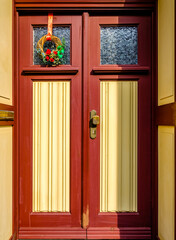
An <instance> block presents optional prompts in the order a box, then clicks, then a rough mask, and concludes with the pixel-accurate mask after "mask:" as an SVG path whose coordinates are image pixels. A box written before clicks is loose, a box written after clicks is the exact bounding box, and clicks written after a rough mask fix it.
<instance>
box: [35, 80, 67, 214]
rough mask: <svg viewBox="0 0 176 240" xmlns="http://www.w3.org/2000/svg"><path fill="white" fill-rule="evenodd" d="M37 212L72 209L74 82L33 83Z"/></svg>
mask: <svg viewBox="0 0 176 240" xmlns="http://www.w3.org/2000/svg"><path fill="white" fill-rule="evenodd" d="M33 211H34V212H69V211H70V82H69V81H67V82H66V81H59V82H34V83H33Z"/></svg>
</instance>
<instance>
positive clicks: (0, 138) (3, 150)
mask: <svg viewBox="0 0 176 240" xmlns="http://www.w3.org/2000/svg"><path fill="white" fill-rule="evenodd" d="M0 6H1V7H0V31H1V37H0V46H1V57H0V103H3V104H9V105H11V104H12V0H0ZM0 110H1V109H0ZM11 235H12V127H7V126H4V127H0V240H9V238H10V237H11Z"/></svg>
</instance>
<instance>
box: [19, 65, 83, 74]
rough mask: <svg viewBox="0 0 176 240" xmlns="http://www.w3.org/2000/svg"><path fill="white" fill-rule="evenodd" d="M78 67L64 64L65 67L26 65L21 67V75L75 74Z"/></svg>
mask: <svg viewBox="0 0 176 240" xmlns="http://www.w3.org/2000/svg"><path fill="white" fill-rule="evenodd" d="M78 71H79V68H77V67H72V66H66V67H63V66H61V67H52V68H51V67H35V66H34V67H27V68H23V69H22V75H34V74H40V75H41V74H71V75H72V74H73V75H75V74H77V73H78Z"/></svg>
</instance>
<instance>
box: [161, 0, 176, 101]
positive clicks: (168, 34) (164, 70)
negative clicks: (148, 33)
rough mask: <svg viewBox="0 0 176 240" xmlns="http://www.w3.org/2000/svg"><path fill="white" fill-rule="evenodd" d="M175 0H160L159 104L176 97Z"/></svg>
mask: <svg viewBox="0 0 176 240" xmlns="http://www.w3.org/2000/svg"><path fill="white" fill-rule="evenodd" d="M174 2H175V0H158V80H159V81H158V105H163V104H167V103H172V102H174V98H175V90H174V89H175V80H174V76H175V70H174V69H175V64H174V52H175V51H174V49H175V39H174V35H175V29H174V23H175V18H174V9H175V8H174Z"/></svg>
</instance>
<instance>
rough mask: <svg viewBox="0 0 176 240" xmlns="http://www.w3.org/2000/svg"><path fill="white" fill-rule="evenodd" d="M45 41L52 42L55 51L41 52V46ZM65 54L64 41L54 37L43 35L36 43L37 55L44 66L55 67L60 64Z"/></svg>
mask: <svg viewBox="0 0 176 240" xmlns="http://www.w3.org/2000/svg"><path fill="white" fill-rule="evenodd" d="M46 41H52V42H54V43H55V45H56V49H54V50H50V49H47V50H46V52H44V50H43V46H44V44H45V42H46ZM64 52H65V39H64V38H63V39H62V42H61V40H60V38H58V37H55V36H54V35H48V34H47V35H44V36H43V37H42V38H40V40H39V41H38V43H37V53H38V54H39V57H40V58H41V60H42V61H43V63H44V64H45V65H48V66H57V65H59V64H61V59H62V57H63V55H64Z"/></svg>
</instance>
